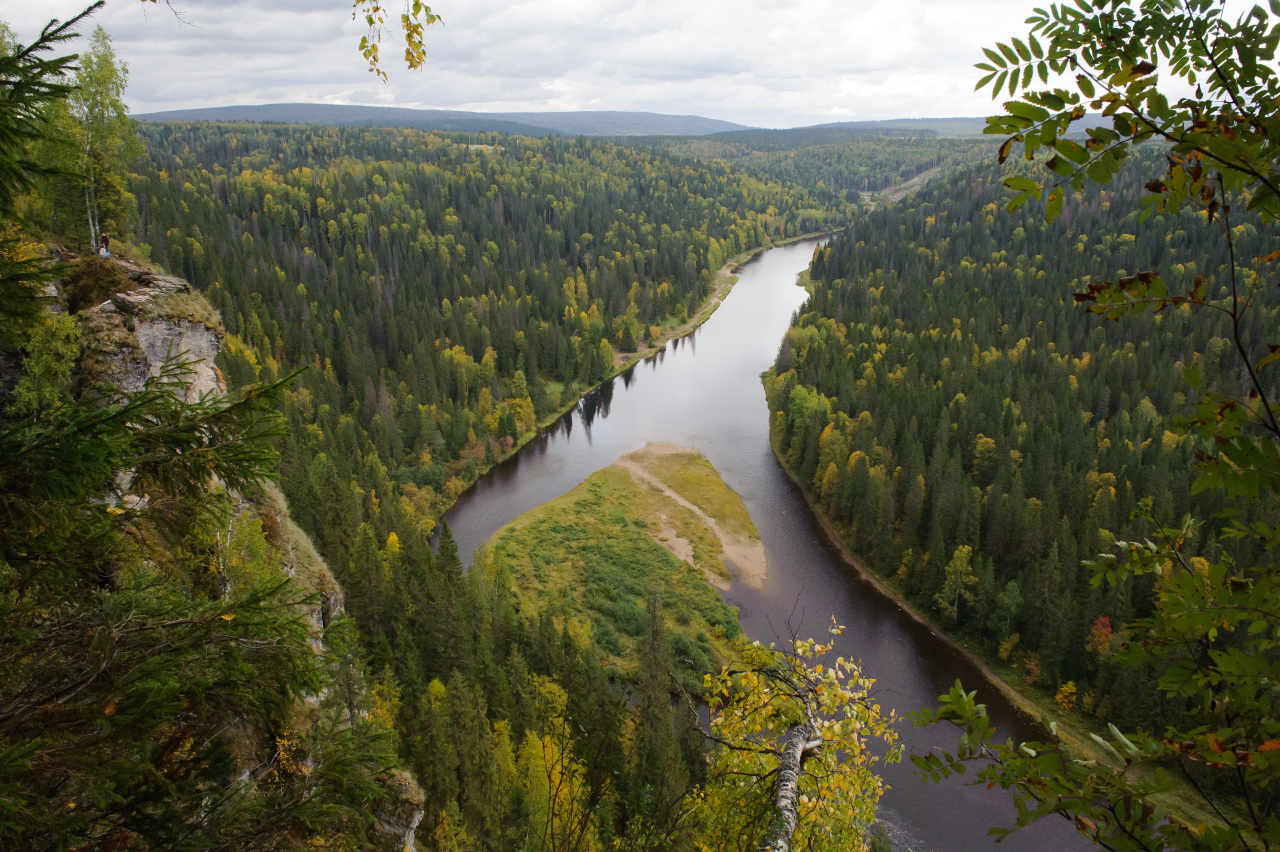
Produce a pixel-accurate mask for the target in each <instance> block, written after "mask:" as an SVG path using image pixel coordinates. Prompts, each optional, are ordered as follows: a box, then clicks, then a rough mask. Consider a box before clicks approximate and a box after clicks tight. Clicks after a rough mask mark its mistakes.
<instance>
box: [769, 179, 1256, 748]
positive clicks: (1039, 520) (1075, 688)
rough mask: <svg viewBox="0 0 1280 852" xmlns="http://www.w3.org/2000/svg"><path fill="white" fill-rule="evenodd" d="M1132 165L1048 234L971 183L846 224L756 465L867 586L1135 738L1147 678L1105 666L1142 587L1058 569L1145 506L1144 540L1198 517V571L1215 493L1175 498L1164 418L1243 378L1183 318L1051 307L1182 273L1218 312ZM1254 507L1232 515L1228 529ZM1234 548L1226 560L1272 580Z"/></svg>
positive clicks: (1175, 228)
mask: <svg viewBox="0 0 1280 852" xmlns="http://www.w3.org/2000/svg"><path fill="white" fill-rule="evenodd" d="M1153 156H1154V155H1151V154H1147V155H1135V157H1134V160H1135V162H1133V163H1130V164H1129V165H1128V166H1126V168H1125V171H1124V173H1123V174H1121V175H1120V176H1119V177H1118V178H1117V179H1116V181H1115V182H1114V183H1113V184H1112V185H1111V186H1109V187H1108V188H1107V189H1106V190H1105V191H1103V192H1100V193H1097V194H1096V195H1092V196H1090V197H1087V198H1084V199H1083V200H1077V201H1074V202H1071V201H1069V202H1068V204H1067V207H1066V209H1065V210H1064V212H1063V213H1062V215H1061V217H1059V218H1058V219H1057V220H1056V221H1055V222H1054V223H1053V224H1046V223H1045V222H1044V221H1043V218H1042V217H1041V216H1040V215H1039V212H1038V211H1034V210H1032V209H1031V208H1030V207H1028V208H1024V209H1023V210H1022V211H1019V212H1018V213H1016V214H1012V215H1010V214H1006V213H1005V212H1004V206H1005V204H1006V202H1007V191H1006V190H1005V189H1004V188H1003V187H1002V186H1001V181H1002V180H1003V179H1004V178H1005V177H1006V176H1007V175H1008V174H1009V172H1008V171H1007V170H1006V169H1004V168H1002V167H998V166H996V165H995V164H991V165H984V166H974V167H971V168H968V169H965V170H962V171H959V172H957V173H955V174H953V175H949V176H947V177H945V178H941V179H937V180H934V181H933V182H931V183H930V184H928V186H927V187H926V188H925V189H924V190H922V191H921V192H919V193H918V194H916V195H915V196H913V197H912V198H911V199H909V200H908V201H906V202H904V203H903V204H900V205H894V206H891V207H887V208H884V209H881V210H877V211H875V212H874V213H873V214H872V215H870V216H868V217H866V218H864V219H860V220H859V221H857V222H856V223H855V224H854V225H853V226H852V227H851V228H850V229H849V230H847V231H846V232H844V233H843V234H841V235H840V236H839V237H837V238H836V239H834V240H833V241H832V242H831V243H830V244H829V245H828V246H827V247H825V248H820V249H818V250H817V251H816V252H815V255H814V259H813V263H812V266H811V269H810V275H811V277H812V280H813V282H814V289H813V294H812V297H811V298H810V300H809V301H808V303H807V304H806V305H805V307H804V308H802V310H801V315H800V316H799V317H798V319H797V320H796V322H795V324H794V326H793V328H792V329H791V330H790V331H789V332H788V334H787V336H786V339H785V340H784V342H783V344H782V347H781V350H780V352H779V356H778V360H777V363H776V365H775V367H774V369H773V370H772V372H771V373H770V374H769V375H768V377H767V379H766V386H767V392H768V397H769V404H770V410H771V412H772V417H773V423H772V434H773V439H774V440H775V442H776V448H777V450H778V453H779V455H780V457H781V458H782V459H783V460H784V463H785V464H786V466H787V467H788V468H789V469H790V470H791V471H792V472H793V473H794V474H795V475H796V476H797V477H798V478H799V480H800V482H801V483H802V484H803V485H804V487H805V488H806V490H808V491H809V493H810V494H811V495H812V497H813V499H814V501H815V502H816V503H817V504H818V505H819V506H820V508H821V510H822V511H823V512H824V513H826V515H827V516H828V517H829V518H830V519H832V520H833V521H834V522H835V524H836V526H837V528H838V529H839V531H840V533H841V535H843V536H844V537H845V539H846V541H847V542H848V543H849V545H850V547H851V548H852V549H853V550H854V551H855V552H856V553H857V554H859V555H860V556H861V557H862V558H864V559H865V560H866V562H867V563H868V564H869V565H870V566H871V567H872V568H873V569H874V570H875V571H876V572H878V573H879V574H881V575H883V576H886V577H888V578H890V579H891V582H892V583H894V584H895V585H896V586H897V587H898V588H899V589H900V590H901V591H902V592H903V593H904V594H905V595H906V596H907V597H908V598H909V599H910V600H911V601H913V602H914V603H915V604H916V605H917V606H918V607H919V608H920V609H921V610H923V611H925V612H928V613H930V615H931V617H932V618H934V619H936V620H937V621H938V622H939V623H940V624H942V625H944V626H945V627H947V628H948V629H950V630H952V631H954V632H958V633H960V634H963V635H965V636H968V637H971V638H973V639H974V640H976V641H978V642H979V643H982V644H985V645H986V646H987V647H988V648H989V649H990V650H991V652H992V653H993V655H994V654H998V655H999V657H1000V658H1001V659H1002V660H1005V661H1007V662H1009V663H1011V664H1012V663H1016V664H1018V665H1019V667H1020V669H1021V671H1022V673H1023V675H1024V676H1025V681H1026V682H1028V683H1031V684H1035V685H1037V688H1042V689H1047V690H1048V691H1049V694H1050V695H1054V694H1057V695H1058V696H1059V698H1060V700H1061V702H1062V703H1063V704H1064V706H1071V705H1075V706H1078V707H1081V708H1083V709H1085V710H1086V711H1090V712H1093V713H1095V714H1097V716H1098V717H1099V718H1101V719H1104V720H1115V721H1116V722H1117V723H1118V724H1128V725H1131V726H1133V725H1142V726H1151V727H1154V728H1155V729H1156V730H1159V729H1161V724H1160V723H1161V722H1162V721H1168V714H1170V713H1173V712H1174V711H1173V709H1172V708H1171V707H1170V706H1166V705H1164V704H1162V702H1161V699H1160V697H1159V693H1158V691H1157V690H1156V689H1155V688H1154V685H1153V682H1152V681H1150V680H1147V681H1146V682H1142V679H1143V678H1153V677H1154V676H1155V673H1151V672H1147V673H1146V674H1142V673H1140V672H1139V671H1138V670H1135V669H1133V668H1125V667H1119V666H1114V665H1112V663H1111V655H1112V651H1113V643H1114V645H1115V646H1116V647H1118V645H1119V640H1118V638H1117V637H1118V635H1119V631H1120V628H1121V626H1122V625H1125V624H1127V623H1129V622H1131V621H1132V620H1133V619H1134V618H1136V617H1143V616H1145V615H1147V614H1149V612H1150V608H1151V606H1152V589H1153V587H1154V585H1155V583H1156V580H1157V577H1156V576H1151V575H1148V576H1145V577H1142V578H1140V579H1138V580H1133V579H1130V580H1127V581H1126V582H1124V583H1122V584H1120V585H1118V586H1116V587H1106V586H1103V587H1101V588H1092V587H1091V586H1090V583H1089V579H1090V575H1091V572H1090V571H1089V570H1088V569H1087V568H1085V567H1082V566H1081V564H1080V562H1081V560H1084V559H1091V558H1094V556H1095V554H1098V553H1099V552H1101V551H1104V550H1107V549H1109V547H1110V545H1111V544H1112V543H1113V542H1114V541H1115V540H1117V539H1121V540H1131V539H1134V538H1137V539H1139V540H1140V539H1141V538H1142V537H1143V536H1145V535H1146V534H1147V532H1146V531H1147V530H1148V529H1149V528H1150V523H1149V522H1148V521H1147V520H1146V519H1144V518H1140V517H1139V518H1131V515H1132V514H1133V513H1134V512H1135V511H1136V510H1138V509H1139V508H1140V507H1141V505H1142V500H1143V499H1144V498H1145V497H1147V496H1150V497H1151V498H1153V507H1154V512H1155V513H1156V515H1157V517H1159V518H1161V519H1163V520H1165V521H1167V522H1175V521H1178V520H1180V519H1181V518H1182V517H1183V515H1184V514H1185V513H1187V512H1189V511H1192V512H1194V514H1195V516H1196V517H1198V518H1201V519H1205V520H1206V521H1207V524H1206V528H1205V529H1204V531H1203V532H1202V534H1201V535H1199V536H1198V537H1196V538H1195V539H1194V541H1193V542H1192V543H1191V544H1190V545H1189V547H1190V550H1189V551H1188V555H1189V556H1196V555H1199V556H1201V557H1210V558H1212V557H1213V556H1214V555H1215V554H1217V553H1218V552H1220V548H1221V545H1220V543H1219V541H1218V540H1217V535H1216V532H1217V530H1218V529H1220V528H1221V527H1222V526H1223V525H1224V524H1226V523H1228V522H1227V521H1226V520H1223V519H1221V518H1218V519H1215V517H1214V516H1215V513H1216V512H1218V511H1219V510H1221V509H1223V508H1226V506H1227V502H1226V497H1225V496H1224V495H1223V493H1222V492H1220V491H1207V492H1205V493H1203V494H1200V495H1199V496H1193V489H1192V487H1191V485H1192V482H1193V480H1194V478H1195V476H1196V475H1197V474H1196V473H1195V472H1194V471H1192V470H1190V466H1191V462H1192V460H1193V457H1194V456H1195V454H1196V452H1197V450H1198V449H1199V445H1198V443H1197V442H1196V441H1195V439H1194V438H1193V437H1192V436H1190V435H1180V434H1177V433H1176V432H1175V431H1173V430H1172V429H1171V425H1172V424H1171V421H1170V417H1171V415H1173V414H1174V413H1180V412H1184V411H1185V410H1187V402H1188V400H1187V399H1186V396H1187V393H1188V387H1187V385H1186V383H1185V382H1184V374H1183V370H1184V369H1187V370H1188V371H1194V372H1195V373H1198V375H1199V378H1200V382H1201V383H1202V384H1201V387H1202V389H1204V390H1209V389H1215V388H1216V389H1218V390H1221V391H1223V392H1227V393H1233V394H1234V393H1238V392H1239V391H1240V388H1241V387H1242V382H1244V381H1246V380H1247V377H1246V376H1244V374H1243V371H1242V366H1241V362H1240V359H1239V356H1238V353H1237V352H1236V351H1235V349H1234V347H1233V345H1232V344H1231V343H1230V339H1229V327H1228V322H1229V321H1228V320H1227V319H1225V318H1224V319H1222V320H1221V321H1218V320H1216V319H1214V318H1213V316H1211V315H1205V314H1200V315H1198V316H1197V317H1196V319H1195V321H1194V322H1192V321H1191V317H1190V313H1191V311H1190V308H1189V307H1188V306H1183V307H1180V308H1174V309H1170V310H1167V311H1164V312H1162V313H1158V314H1155V315H1150V314H1146V315H1140V316H1131V317H1128V318H1126V320H1125V321H1124V322H1123V323H1113V322H1108V321H1106V320H1105V319H1103V318H1100V317H1098V316H1096V315H1094V314H1090V313H1087V312H1085V311H1084V310H1082V309H1081V307H1079V306H1078V305H1077V304H1076V303H1075V300H1074V298H1073V294H1074V293H1077V292H1080V291H1084V290H1086V289H1087V288H1088V285H1089V284H1090V283H1091V282H1092V281H1094V280H1097V279H1099V278H1113V277H1114V276H1115V275H1120V276H1123V275H1126V274H1131V273H1133V272H1137V271H1140V270H1145V269H1147V268H1149V267H1153V266H1158V267H1159V268H1160V269H1162V270H1163V271H1164V273H1165V278H1166V280H1167V281H1168V282H1169V287H1170V289H1171V290H1173V291H1180V290H1184V289H1190V285H1191V284H1192V282H1193V281H1194V280H1195V279H1197V278H1198V277H1199V276H1205V277H1206V283H1207V287H1208V290H1207V295H1208V298H1209V299H1210V300H1223V299H1226V298H1228V292H1227V289H1226V284H1227V281H1226V278H1225V276H1224V273H1223V270H1224V264H1225V263H1226V262H1227V258H1226V251H1225V248H1224V246H1223V245H1222V243H1221V242H1220V240H1218V239H1216V238H1215V235H1214V233H1213V232H1212V231H1211V230H1210V229H1209V228H1207V227H1206V226H1205V222H1204V217H1203V215H1202V214H1200V213H1198V212H1193V211H1187V210H1184V211H1183V212H1182V213H1181V214H1174V213H1165V214H1160V215H1156V216H1155V217H1153V218H1152V219H1150V220H1149V221H1148V222H1147V223H1146V224H1145V225H1142V226H1139V224H1138V221H1137V213H1136V209H1137V201H1138V198H1139V195H1140V193H1141V192H1142V181H1141V179H1140V178H1139V176H1140V175H1142V174H1144V173H1147V174H1149V173H1150V172H1151V170H1152V168H1153V165H1152V164H1153V162H1155V161H1154V160H1153V159H1152V157H1153ZM1158 167H1159V166H1158V163H1156V165H1155V168H1157V169H1158ZM1235 235H1236V240H1237V242H1236V245H1237V250H1238V252H1240V256H1242V257H1255V256H1260V255H1262V254H1265V253H1267V252H1268V251H1270V250H1271V249H1272V248H1275V246H1274V245H1272V243H1274V242H1275V237H1274V235H1268V234H1265V233H1262V232H1259V231H1258V229H1257V228H1256V227H1255V226H1254V225H1253V224H1243V225H1239V226H1237V227H1236V229H1235ZM1126 270H1127V272H1126ZM1257 298H1258V299H1259V300H1261V301H1260V303H1259V309H1258V310H1255V311H1253V312H1252V313H1251V314H1250V315H1249V319H1248V320H1247V322H1249V323H1251V324H1252V325H1251V326H1250V327H1249V328H1246V329H1244V330H1243V337H1244V339H1246V340H1249V339H1251V340H1262V339H1263V335H1262V333H1261V332H1262V331H1264V327H1267V326H1269V327H1270V328H1271V329H1272V330H1274V328H1275V327H1276V322H1277V306H1280V297H1277V294H1276V293H1275V292H1274V290H1262V291H1259V293H1258V296H1257ZM1254 354H1255V356H1256V354H1257V353H1254ZM1190 374H1191V372H1189V373H1188V375H1190ZM1191 393H1192V394H1194V393H1195V391H1191ZM1191 401H1192V402H1194V400H1191ZM1261 505H1262V504H1260V503H1258V502H1242V503H1241V504H1240V505H1239V506H1238V507H1237V508H1240V509H1241V510H1242V512H1243V514H1241V515H1240V516H1238V518H1237V520H1239V521H1241V522H1244V523H1248V522H1250V521H1252V520H1260V519H1261V518H1260V517H1257V516H1258V515H1259V513H1260V512H1261V511H1263V510H1262V508H1261ZM1271 520H1272V522H1274V519H1271ZM1250 541H1252V540H1246V541H1244V542H1241V543H1240V545H1239V547H1240V548H1243V551H1238V552H1237V553H1236V557H1237V558H1238V560H1239V561H1240V562H1241V563H1242V564H1243V563H1245V560H1246V559H1255V560H1259V561H1260V562H1262V563H1267V564H1270V563H1272V562H1273V561H1274V557H1273V556H1271V555H1267V554H1263V553H1261V552H1251V551H1250V550H1249V548H1250V547H1252V548H1253V549H1255V550H1256V549H1257V544H1256V542H1255V543H1253V544H1250ZM1197 564H1199V563H1197ZM1064 687H1066V688H1065V690H1064V689H1063V688H1064Z"/></svg>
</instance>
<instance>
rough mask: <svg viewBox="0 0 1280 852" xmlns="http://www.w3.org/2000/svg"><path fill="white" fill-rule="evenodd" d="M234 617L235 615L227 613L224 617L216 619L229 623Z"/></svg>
mask: <svg viewBox="0 0 1280 852" xmlns="http://www.w3.org/2000/svg"><path fill="white" fill-rule="evenodd" d="M235 617H236V614H235V613H234V612H228V613H226V614H225V615H220V616H218V618H221V619H222V620H223V621H230V620H231V619H233V618H235Z"/></svg>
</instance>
